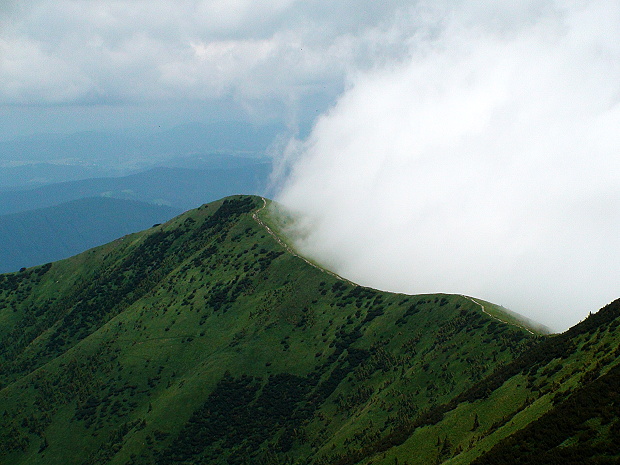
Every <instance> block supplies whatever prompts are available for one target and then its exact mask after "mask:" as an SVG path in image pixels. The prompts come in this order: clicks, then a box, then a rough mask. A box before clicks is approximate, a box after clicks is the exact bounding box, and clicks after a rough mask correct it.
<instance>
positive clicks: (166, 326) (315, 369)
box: [0, 196, 618, 465]
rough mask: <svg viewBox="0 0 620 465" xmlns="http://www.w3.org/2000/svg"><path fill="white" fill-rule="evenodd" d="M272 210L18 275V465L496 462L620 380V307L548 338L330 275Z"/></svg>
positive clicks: (144, 235)
mask: <svg viewBox="0 0 620 465" xmlns="http://www.w3.org/2000/svg"><path fill="white" fill-rule="evenodd" d="M265 204H266V202H264V201H263V199H262V198H259V197H252V196H236V197H230V198H226V199H222V200H220V201H216V202H212V203H210V204H208V205H203V206H202V207H200V208H198V209H196V210H192V211H190V212H187V213H185V214H183V215H181V216H179V217H176V218H174V219H172V220H170V221H169V222H167V223H165V224H162V225H160V226H157V227H154V228H151V229H149V230H146V231H142V232H140V233H136V234H132V235H129V236H126V237H124V238H120V239H117V240H116V241H114V242H112V243H109V244H106V245H104V246H101V247H98V248H96V249H92V250H90V251H88V252H86V253H83V254H80V255H78V256H75V257H72V258H69V259H66V260H63V261H60V262H56V263H54V264H50V265H46V266H43V267H35V268H32V269H27V270H24V271H22V272H18V273H12V274H8V275H0V383H1V384H0V412H2V413H0V415H2V416H3V418H4V422H3V424H2V425H0V461H6V462H8V463H15V464H20V463H34V464H37V463H42V464H43V463H45V464H55V463H58V464H60V463H63V464H65V463H69V464H72V463H76V464H78V463H79V464H82V463H84V464H86V463H92V464H95V463H97V464H98V463H110V464H129V463H130V464H135V465H138V464H154V465H164V464H168V463H186V464H190V463H192V464H193V463H213V464H250V463H251V464H279V463H282V464H284V463H293V462H294V463H299V464H302V463H303V464H308V465H310V464H313V465H327V464H347V463H350V464H368V465H370V464H371V463H373V464H377V463H385V464H388V463H389V464H393V463H396V461H397V462H398V463H401V464H402V463H409V464H410V465H412V464H414V463H420V464H427V463H442V462H448V463H471V462H472V461H473V460H476V459H479V458H481V457H485V456H486V457H487V458H489V460H490V458H491V457H492V456H491V455H488V454H489V450H491V447H492V446H495V445H498V444H501V442H502V440H503V439H504V438H508V437H510V435H511V434H514V433H516V432H517V431H519V430H523V429H524V428H525V427H527V425H528V424H532V425H533V424H535V422H536V421H537V420H538V419H539V418H541V417H542V416H543V415H544V414H545V412H553V411H555V410H554V408H555V407H554V405H553V402H552V401H551V399H553V398H556V397H557V404H558V405H560V404H561V402H562V399H561V396H565V397H566V398H565V399H564V400H568V399H570V396H571V395H572V393H578V392H579V391H580V389H581V386H582V385H583V386H588V385H589V383H592V382H597V380H598V379H599V378H600V377H601V376H604V375H605V373H607V372H608V371H609V370H610V368H611V366H612V365H613V364H614V363H616V362H615V358H613V357H612V358H613V359H612V358H609V355H607V356H606V358H605V357H599V362H600V368H599V371H598V373H599V374H598V375H597V374H596V373H594V372H593V371H592V369H591V368H590V366H591V365H595V364H596V362H595V361H594V354H595V353H597V352H596V351H599V353H601V351H608V349H605V347H617V344H616V345H615V346H614V345H613V344H614V343H616V342H617V335H616V332H615V331H614V329H615V326H614V327H613V328H612V326H613V325H614V324H617V322H618V315H617V314H616V307H617V306H618V304H614V306H612V307H611V308H612V310H610V311H603V313H602V314H601V315H599V314H598V313H597V314H594V315H599V316H593V317H590V318H589V319H587V320H586V322H584V324H582V325H581V326H579V325H578V327H577V328H578V329H576V330H573V331H572V332H567V333H565V334H566V335H565V336H532V334H530V333H529V332H528V331H527V330H525V329H522V328H519V327H516V326H514V325H511V324H507V323H505V322H501V321H497V320H496V319H494V318H493V317H492V315H491V316H490V315H488V314H486V313H484V312H483V311H482V309H481V308H480V305H476V303H475V302H473V301H471V300H469V299H467V298H465V297H462V296H458V295H446V294H433V295H417V296H408V295H404V294H393V293H388V292H382V291H377V290H374V289H370V288H366V287H362V286H356V285H353V284H350V283H348V282H346V281H343V280H340V279H338V278H337V277H335V276H332V275H330V274H327V273H325V272H323V271H322V270H321V269H320V268H318V267H316V266H314V265H313V266H310V264H308V263H307V262H306V261H304V260H303V259H302V258H301V257H298V256H296V255H294V254H292V253H290V252H289V251H288V250H287V249H286V247H285V246H284V245H283V244H282V243H279V242H278V241H276V240H275V239H274V237H273V236H272V235H271V234H270V233H269V232H268V231H267V229H266V228H265V226H264V225H261V223H260V222H259V221H258V220H259V219H260V220H262V221H263V222H266V223H267V224H269V227H271V224H270V223H269V220H268V219H267V218H266V215H265V213H266V211H265V209H264V205H265ZM261 207H263V209H261ZM274 234H275V233H274ZM498 309H499V307H498ZM498 311H500V312H501V309H499V310H498ZM8 341H10V342H8ZM546 341H547V342H546ZM549 341H550V342H549ZM563 341H564V342H563ZM545 343H546V344H547V345H546V346H545V345H544V344H545ZM551 349H554V350H555V352H554V350H551ZM569 349H570V350H569ZM537 351H538V352H537ZM611 353H613V351H612V352H611ZM558 354H560V355H558ZM558 356H562V357H564V358H563V359H561V360H563V362H559V361H558V360H560V359H558ZM560 363H562V366H561V367H560V368H556V366H558V365H559V364H560ZM581 367H583V368H584V369H585V368H587V369H588V371H587V372H588V373H590V374H589V375H587V377H586V378H583V377H582V376H581V373H580V371H579V370H580V368H581ZM524 370H525V371H524ZM523 373H525V374H523ZM582 378H583V379H582ZM498 399H503V400H502V401H501V402H499V401H498ZM171 413H174V414H171ZM504 417H506V418H507V420H505V419H504ZM526 417H527V418H529V420H528V421H527V422H526V421H525V419H524V418H526ZM517 420H518V421H517ZM610 421H611V424H612V425H613V424H616V423H617V418H616V417H612V419H611V420H610ZM511 422H512V424H511ZM508 433H510V434H508ZM605 434H606V435H605V436H602V437H603V439H605V438H607V437H610V438H611V437H612V436H609V435H607V433H605ZM610 434H611V433H610ZM586 439H587V438H586ZM589 440H590V441H591V440H592V438H590V439H589ZM607 450H611V449H609V448H608V449H607ZM612 452H613V451H612ZM481 463H483V462H481ZM489 463H491V462H489ZM524 463H525V462H524ZM584 463H585V462H584Z"/></svg>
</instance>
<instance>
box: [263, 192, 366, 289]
mask: <svg viewBox="0 0 620 465" xmlns="http://www.w3.org/2000/svg"><path fill="white" fill-rule="evenodd" d="M261 199H262V200H263V206H262V207H260V208H258V209H257V210H256V211H255V212H254V213H252V218H254V220H255V221H256V222H257V223H258V224H259V225H260V226H262V227H263V228H265V229H266V230H267V232H268V233H269V234H270V235H271V236H272V237H273V238H274V239H275V240H276V242H277V243H278V244H280V245H281V246H282V247H284V249H285V250H286V251H287V252H288V253H290V254H291V255H293V256H295V257H297V258H300V259H302V260H303V261H304V262H306V263H307V264H308V265H310V266H313V267H314V268H316V269H317V270H319V271H321V272H323V273H327V274H328V275H330V276H333V277H334V278H336V279H339V280H340V281H344V282H347V283H349V284H351V285H353V286H357V285H358V284H355V283H354V282H353V281H349V280H348V279H346V278H343V277H342V276H340V275H338V274H336V273H334V272H333V271H329V270H326V269H325V268H322V267H320V266H318V265H317V264H315V263H312V262H311V261H310V260H308V259H307V258H305V257H302V256H301V255H299V254H298V253H297V252H295V251H294V250H293V249H292V248H291V247H290V246H289V245H288V244H287V243H286V242H284V241H283V240H282V239H281V238H280V237H279V236H278V235H277V234H276V233H275V232H274V231H273V230H272V229H271V228H270V227H269V226H267V224H266V223H265V222H264V221H263V220H261V219H260V218H259V217H258V214H259V213H260V212H261V211H262V210H264V209H265V208H266V207H267V200H266V199H265V197H261Z"/></svg>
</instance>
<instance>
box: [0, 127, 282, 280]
mask: <svg viewBox="0 0 620 465" xmlns="http://www.w3.org/2000/svg"><path fill="white" fill-rule="evenodd" d="M281 129H282V128H278V127H276V126H273V127H265V126H263V127H253V126H251V125H248V124H242V123H234V122H233V123H215V124H210V125H205V124H197V123H192V124H187V125H183V126H178V127H176V128H173V129H169V130H164V131H154V132H150V133H145V134H141V135H131V136H130V135H126V134H121V133H119V134H111V133H99V132H86V133H77V134H72V135H66V136H65V135H38V136H33V137H28V138H20V139H16V140H13V141H0V273H3V272H9V271H16V270H18V269H20V268H22V267H29V266H33V265H37V264H42V263H46V262H49V261H54V260H58V259H61V258H65V257H68V256H71V255H74V254H77V253H79V252H82V251H84V250H86V249H88V248H91V247H94V246H97V245H101V244H104V243H106V242H109V241H111V240H114V239H116V238H117V237H120V236H123V235H125V234H128V233H130V232H135V231H139V230H142V229H146V228H149V227H150V226H152V225H153V224H154V223H160V222H164V221H166V220H168V219H171V218H172V217H174V216H176V215H178V214H180V213H181V212H183V211H186V210H190V209H192V208H196V207H198V206H200V205H202V204H204V203H208V202H210V201H213V200H216V199H220V198H222V197H226V196H229V195H234V194H259V195H261V194H265V193H266V192H267V189H268V185H269V176H270V173H271V171H272V165H271V162H270V160H269V159H268V158H266V157H265V151H266V148H267V147H268V145H269V144H270V143H271V141H272V140H273V138H274V137H275V135H276V134H277V132H278V131H280V130H281Z"/></svg>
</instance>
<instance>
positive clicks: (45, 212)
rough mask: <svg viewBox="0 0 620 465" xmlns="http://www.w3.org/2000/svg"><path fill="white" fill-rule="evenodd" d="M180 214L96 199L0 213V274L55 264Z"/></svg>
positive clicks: (157, 206)
mask: <svg viewBox="0 0 620 465" xmlns="http://www.w3.org/2000/svg"><path fill="white" fill-rule="evenodd" d="M179 213H181V211H180V210H178V209H175V208H171V207H166V206H159V205H152V204H147V203H144V202H136V201H133V200H119V199H109V198H102V197H100V198H86V199H79V200H74V201H72V202H67V203H65V204H61V205H58V206H55V207H48V208H43V209H38V210H31V211H28V212H21V213H14V214H12V215H3V216H0V244H2V246H0V272H3V273H6V272H9V271H16V270H19V269H20V268H22V267H28V266H33V265H39V264H42V263H46V262H51V261H55V260H60V259H62V258H66V257H69V256H71V255H75V254H77V253H79V252H82V251H84V250H86V249H89V248H91V247H94V246H97V245H101V244H105V243H106V242H109V241H111V240H114V239H116V238H117V237H120V236H123V235H125V234H129V233H132V232H136V231H140V230H142V229H144V228H148V227H150V226H151V225H153V224H155V223H162V222H164V221H167V220H169V219H170V218H172V217H174V216H176V215H178V214H179Z"/></svg>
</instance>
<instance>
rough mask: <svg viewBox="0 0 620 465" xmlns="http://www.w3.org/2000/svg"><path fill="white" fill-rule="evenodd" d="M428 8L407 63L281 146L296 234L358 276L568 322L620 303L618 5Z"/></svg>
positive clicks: (354, 83)
mask: <svg viewBox="0 0 620 465" xmlns="http://www.w3.org/2000/svg"><path fill="white" fill-rule="evenodd" d="M421 11H422V12H423V13H424V14H418V16H416V17H417V18H424V21H419V23H420V24H419V26H418V28H417V29H416V32H415V33H412V34H411V35H410V38H409V42H408V44H409V53H408V55H407V56H406V57H405V58H403V59H400V60H398V61H396V60H395V61H393V62H391V63H388V64H385V65H382V66H380V67H377V68H375V69H373V70H370V71H365V72H361V73H358V74H356V75H355V76H353V77H352V78H351V82H350V84H349V86H348V89H347V90H346V91H345V92H344V93H343V95H342V96H341V97H340V98H339V100H338V101H337V103H336V104H335V105H334V106H333V107H332V108H331V109H330V110H329V111H328V112H326V113H325V114H324V115H322V116H321V117H320V118H319V119H318V120H317V122H316V124H315V126H314V129H313V131H312V133H311V135H310V136H309V137H308V138H307V139H305V140H297V139H291V140H290V141H289V143H288V146H287V147H286V149H285V150H284V151H283V154H282V165H283V167H284V168H283V172H284V171H286V172H288V173H289V174H288V177H287V178H286V180H285V182H284V187H283V188H282V190H281V192H280V194H279V196H278V200H279V201H280V202H282V203H283V204H284V205H286V206H287V207H288V208H291V209H294V210H296V211H297V212H299V213H300V214H301V215H302V216H303V218H304V220H303V222H302V226H301V227H298V228H297V229H296V230H294V231H289V233H290V234H291V235H292V236H293V237H296V243H297V247H298V248H299V249H300V250H301V251H302V252H303V253H306V254H308V255H310V256H312V257H313V258H314V259H316V260H317V261H319V262H321V263H324V264H325V265H327V266H328V267H330V268H331V269H334V271H336V272H337V273H339V274H341V275H342V276H345V277H347V278H348V279H351V280H353V281H355V282H357V283H359V284H363V285H368V286H373V287H377V288H380V289H385V290H390V291H400V292H408V293H427V292H449V293H457V294H466V295H474V296H478V297H480V298H484V299H487V300H490V301H493V302H496V303H499V304H502V305H504V306H505V307H507V308H510V309H512V310H514V311H517V312H519V313H521V314H523V315H525V316H527V317H530V318H533V319H535V320H537V321H539V322H541V323H543V324H546V325H549V326H550V327H552V328H553V329H554V330H563V329H565V328H567V327H568V326H569V325H572V324H574V323H576V322H577V321H579V320H581V319H583V318H584V317H585V316H587V314H588V311H589V310H590V309H591V308H594V307H597V306H601V305H604V304H605V303H607V302H609V301H611V300H612V299H613V298H615V297H617V283H618V263H619V262H620V260H619V259H620V247H619V246H620V244H619V240H618V234H617V231H618V227H619V226H620V208H619V207H620V192H619V191H618V173H620V166H619V165H620V159H619V158H618V156H617V154H618V152H619V149H620V136H619V135H618V134H619V133H618V131H617V128H618V127H619V126H620V125H619V123H620V111H619V109H620V107H619V106H618V96H619V95H620V93H619V91H620V84H619V83H620V67H619V66H618V63H620V56H619V55H620V49H619V47H618V45H617V44H618V43H620V40H619V39H620V37H618V36H619V35H620V27H619V21H620V8H618V6H617V5H616V4H612V3H610V2H604V1H603V2H590V3H588V4H587V5H586V4H570V6H567V5H563V4H562V5H559V4H557V5H556V4H552V3H549V2H527V3H526V4H523V5H522V6H519V7H507V6H493V7H490V6H489V5H487V9H486V10H485V11H484V14H480V13H481V11H479V5H478V6H460V5H459V6H451V7H441V6H439V7H434V8H432V9H426V10H424V9H422V10H421ZM418 13H419V12H418ZM472 18H475V20H474V19H472ZM504 18H505V19H504ZM395 27H398V26H395Z"/></svg>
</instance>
